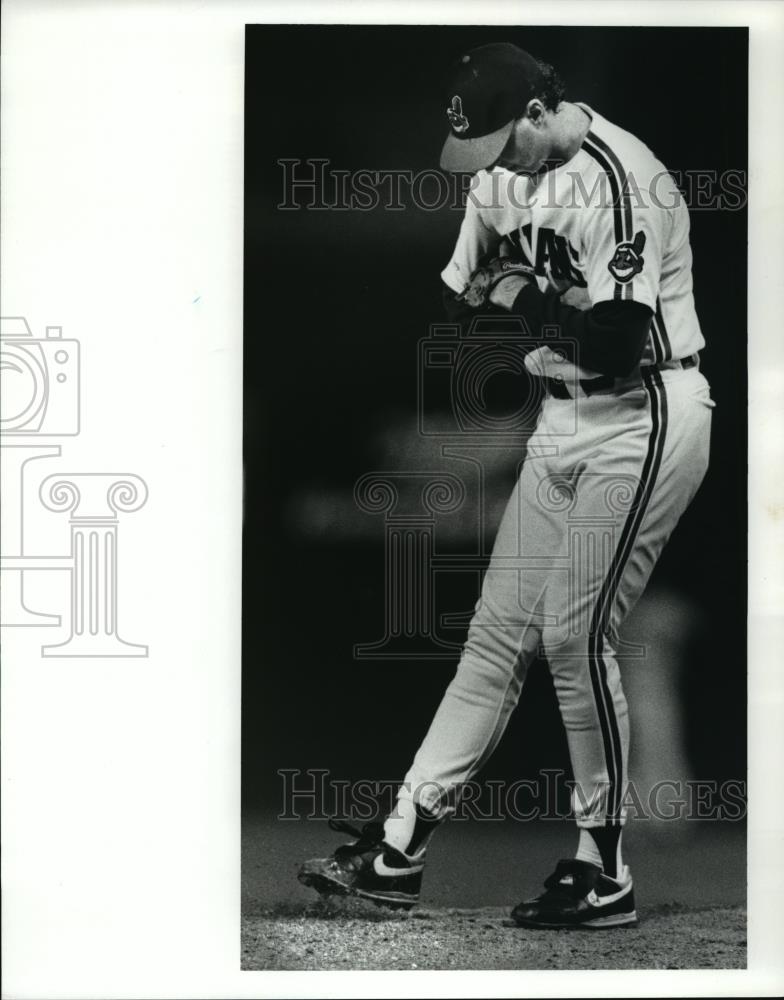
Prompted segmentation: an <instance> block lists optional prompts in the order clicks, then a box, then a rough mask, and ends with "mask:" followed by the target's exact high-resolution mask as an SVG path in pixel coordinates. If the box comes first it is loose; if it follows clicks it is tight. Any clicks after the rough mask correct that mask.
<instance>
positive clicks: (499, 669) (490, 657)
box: [458, 605, 540, 683]
mask: <svg viewBox="0 0 784 1000" xmlns="http://www.w3.org/2000/svg"><path fill="white" fill-rule="evenodd" d="M539 641H540V633H539V630H538V629H537V628H535V627H534V626H530V625H526V624H522V623H514V624H513V623H509V622H504V621H502V620H501V619H500V617H499V616H498V615H496V614H494V613H493V612H492V611H491V610H490V609H489V608H488V607H487V606H486V605H485V606H484V607H483V608H482V609H481V610H478V611H477V614H476V615H475V616H474V619H473V621H472V622H471V627H470V628H469V630H468V638H467V639H466V643H465V646H464V648H463V655H462V657H461V660H460V666H459V667H458V673H459V672H460V671H461V670H470V671H471V672H472V673H473V674H481V675H483V676H484V677H486V678H487V679H488V680H489V681H492V680H493V679H496V680H498V681H499V682H504V683H505V682H506V680H507V679H508V677H509V674H510V673H511V672H512V671H513V670H515V669H517V668H518V667H519V666H521V665H522V667H523V668H525V667H526V666H527V665H528V664H529V663H530V662H531V660H532V659H533V658H534V656H536V653H537V650H538V648H539Z"/></svg>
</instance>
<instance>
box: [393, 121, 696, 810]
mask: <svg viewBox="0 0 784 1000" xmlns="http://www.w3.org/2000/svg"><path fill="white" fill-rule="evenodd" d="M580 107H582V109H583V110H584V111H585V113H586V114H588V115H589V116H590V117H591V119H592V121H591V126H590V130H589V132H588V134H587V136H586V138H585V140H584V142H583V144H582V147H581V148H580V150H579V151H578V152H577V154H576V155H575V156H574V157H573V158H572V159H571V160H570V161H569V162H568V163H564V164H562V165H560V166H558V167H556V168H554V169H551V170H549V171H547V172H545V173H543V174H541V175H539V176H537V177H535V178H530V177H524V176H517V175H514V174H512V173H510V172H508V171H506V170H498V169H493V170H490V171H480V173H479V174H478V175H477V178H478V181H477V184H476V186H475V187H474V189H473V190H472V192H471V193H470V194H469V199H468V203H467V207H466V212H465V217H464V220H463V223H462V227H461V230H460V235H459V238H458V241H457V246H456V248H455V252H454V254H453V256H452V259H451V260H450V262H449V264H448V265H447V267H446V268H445V270H444V271H443V275H442V277H443V279H444V281H445V282H446V284H447V285H448V286H449V287H450V288H452V289H453V290H454V291H455V292H460V291H461V290H462V289H463V288H464V287H465V285H466V283H467V282H468V280H469V278H470V276H471V273H472V272H473V271H474V269H475V268H476V267H477V264H478V261H479V259H480V257H482V256H483V255H484V254H485V253H487V252H491V253H495V252H497V251H498V249H499V248H500V247H502V246H503V245H506V246H507V247H511V249H512V250H513V252H514V253H515V254H520V253H522V254H523V255H524V256H526V257H527V258H528V259H529V261H530V263H531V264H532V265H533V266H534V267H535V270H536V275H537V283H538V285H539V288H540V289H541V290H542V291H545V290H547V289H555V290H558V291H563V290H565V289H567V288H570V287H573V286H579V287H583V288H585V289H587V293H588V296H589V297H590V302H591V304H592V305H596V303H598V302H606V301H612V300H620V301H625V300H634V301H638V302H642V303H644V304H646V305H647V306H649V307H650V309H651V310H652V311H653V314H654V315H653V319H652V322H651V328H650V334H649V336H648V341H647V344H646V346H645V349H644V353H643V356H642V360H641V363H640V366H639V368H637V369H635V371H634V372H633V373H632V374H631V375H629V376H628V377H621V378H615V379H612V378H611V379H609V380H608V379H606V378H605V379H604V380H603V381H600V382H594V383H593V385H592V382H593V380H595V379H596V378H597V372H596V371H595V370H593V371H592V370H590V369H589V368H587V367H586V366H585V365H581V364H579V359H577V362H578V363H574V364H573V363H571V362H568V361H565V360H563V356H562V354H561V352H560V351H558V350H557V349H554V348H552V347H548V346H540V347H538V348H537V349H536V350H534V351H532V352H531V354H529V355H528V357H527V359H526V364H527V366H528V367H529V369H530V371H531V372H532V373H534V374H536V375H539V376H544V377H545V378H546V379H547V382H546V384H547V386H548V387H549V389H550V392H549V393H548V395H547V396H546V398H545V401H544V404H543V406H542V410H541V414H540V417H539V421H538V424H537V427H536V430H535V433H534V434H533V436H532V437H531V438H530V440H529V443H528V447H527V452H526V457H525V461H524V464H523V468H522V473H521V475H520V477H519V480H518V482H517V485H516V487H515V490H514V492H513V494H512V497H511V499H510V502H509V504H508V507H507V510H506V513H505V515H504V517H503V520H502V523H501V526H500V528H499V531H498V536H497V539H496V543H495V547H494V551H493V556H492V559H491V563H490V566H489V568H488V571H487V573H486V576H485V579H484V583H483V588H482V596H481V598H480V600H479V602H478V603H477V606H476V611H475V614H474V618H473V620H472V623H471V627H470V630H469V634H468V639H467V642H466V644H465V648H464V651H463V655H462V657H461V660H460V663H459V666H458V668H457V672H456V675H455V677H454V679H453V680H452V682H451V683H450V685H449V687H448V689H447V691H446V693H445V695H444V698H443V700H442V702H441V705H440V707H439V708H438V711H437V713H436V715H435V718H434V720H433V722H432V725H431V727H430V730H429V732H428V733H427V736H426V738H425V740H424V742H423V743H422V745H421V747H420V749H419V751H418V753H417V755H416V758H415V760H414V763H413V765H412V767H411V769H410V771H409V772H408V774H407V775H406V779H405V783H404V785H403V787H402V789H401V791H400V793H399V794H400V797H401V798H410V797H412V796H413V797H415V798H416V799H417V800H418V801H420V802H421V803H422V804H423V805H424V806H425V807H427V808H428V809H429V810H430V811H432V812H434V813H435V814H437V815H445V814H447V813H448V812H450V811H451V810H452V809H453V808H454V803H455V794H456V793H457V792H459V786H460V784H461V783H462V782H464V781H467V780H468V779H469V778H471V777H472V775H474V774H475V773H476V771H477V770H478V769H479V768H480V767H481V766H482V764H483V763H484V762H485V761H486V760H487V758H488V756H489V755H490V754H491V753H492V751H493V749H494V747H495V746H496V744H497V743H498V741H499V739H500V737H501V735H502V733H503V731H504V728H505V726H506V723H507V721H508V719H509V716H510V713H511V712H512V710H513V708H514V706H515V705H516V703H517V700H518V698H519V695H520V691H521V688H522V684H523V680H524V678H525V673H526V670H527V667H528V666H529V664H530V663H531V661H532V659H533V658H534V656H535V655H536V654H537V652H538V651H539V650H540V649H542V650H543V651H544V653H545V655H546V657H547V660H548V663H549V666H550V670H551V672H552V676H553V681H554V685H555V690H556V693H557V697H558V701H559V706H560V711H561V716H562V718H563V722H564V726H565V728H566V733H567V738H568V743H569V750H570V756H571V761H572V766H573V770H574V777H575V781H576V786H575V794H574V796H573V807H574V811H575V815H576V818H577V823H578V825H579V826H581V827H585V828H592V827H597V826H602V825H619V824H623V822H624V816H625V812H624V801H623V800H624V789H625V783H626V780H627V776H626V771H627V756H628V743H629V734H628V718H627V707H626V702H625V699H624V695H623V690H622V687H621V678H620V672H619V668H618V656H617V655H616V652H617V650H618V640H617V629H618V627H619V625H620V623H621V622H622V621H623V619H624V617H625V615H626V614H627V613H628V611H629V610H630V609H631V607H632V606H633V605H634V603H635V602H636V600H637V599H638V598H639V596H640V594H641V593H642V591H643V590H644V588H645V586H646V584H647V581H648V579H649V577H650V574H651V571H652V570H653V567H654V565H655V563H656V560H657V559H658V557H659V555H660V553H661V551H662V548H663V547H664V545H665V543H666V541H667V539H668V538H669V536H670V534H671V532H672V530H673V529H674V527H675V525H676V524H677V522H678V520H679V518H680V517H681V515H682V514H683V512H684V510H685V509H686V507H687V506H688V504H689V502H690V501H691V499H692V497H693V496H694V493H695V492H696V490H697V488H698V487H699V485H700V483H701V481H702V478H703V476H704V474H705V470H706V468H707V463H708V448H709V437H710V422H711V408H712V406H713V402H712V401H711V399H710V393H709V388H708V384H707V382H706V380H705V378H704V377H703V376H702V375H701V374H700V371H699V365H698V357H697V356H696V353H697V352H698V351H699V350H700V349H701V348H702V347H703V346H704V340H703V337H702V333H701V331H700V326H699V322H698V320H697V316H696V313H695V309H694V300H693V296H692V278H691V260H692V259H691V249H690V246H689V218H688V213H687V209H686V207H685V205H684V204H683V201H682V198H681V197H680V196H679V194H678V192H677V188H676V186H675V184H674V182H673V180H672V179H671V178H670V176H669V174H668V173H667V172H666V169H665V168H664V166H663V165H662V164H661V163H660V162H659V161H658V160H657V159H656V158H655V156H654V155H653V154H652V153H651V151H650V150H649V149H648V148H647V147H646V146H645V145H644V144H643V143H642V142H640V141H639V140H638V139H636V138H635V137H634V136H632V135H630V134H629V133H628V132H626V131H624V130H622V129H620V128H618V127H617V126H615V125H613V124H611V123H610V122H608V121H607V120H605V119H604V118H602V117H601V116H600V115H598V114H596V113H595V112H594V111H592V110H591V109H590V108H587V107H586V106H585V105H580ZM602 191H604V196H603V197H602V195H601V193H602ZM607 383H609V385H608V384H607ZM594 386H601V387H600V388H598V389H595V388H594ZM665 777H666V776H665Z"/></svg>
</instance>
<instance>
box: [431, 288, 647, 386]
mask: <svg viewBox="0 0 784 1000" xmlns="http://www.w3.org/2000/svg"><path fill="white" fill-rule="evenodd" d="M443 299H444V304H445V306H446V312H447V316H448V318H449V320H450V322H458V323H461V324H463V323H465V322H467V321H470V319H471V318H472V317H473V316H476V315H478V313H477V312H476V311H475V310H472V309H470V308H468V307H466V306H464V305H463V304H462V303H460V302H457V301H455V293H454V292H453V291H452V289H450V288H449V287H448V286H447V285H446V284H444V293H443ZM481 315H482V316H485V315H491V316H510V315H512V316H519V317H520V318H521V319H523V320H524V321H525V327H526V328H527V330H528V332H529V335H530V337H531V339H532V340H535V341H540V342H542V343H548V344H549V345H550V346H553V347H554V346H555V343H554V338H553V337H552V336H549V337H546V338H544V337H543V335H542V327H558V328H559V329H560V331H561V332H560V338H559V340H561V341H562V343H560V344H559V345H558V347H559V350H562V351H563V353H564V354H565V355H566V357H567V358H568V359H569V360H570V361H574V362H575V363H577V364H580V365H582V366H584V367H585V368H590V369H591V370H592V371H595V372H599V373H600V374H602V375H615V376H626V375H629V374H630V373H631V372H632V371H634V369H635V367H636V366H637V365H638V364H639V361H640V358H641V357H642V353H643V350H644V349H645V344H646V341H647V339H648V333H649V331H650V326H651V319H652V317H653V311H652V310H651V309H650V308H649V307H648V306H646V305H644V304H643V303H642V302H634V301H633V300H631V299H619V300H617V301H616V300H612V301H606V302H597V304H596V305H595V306H593V307H592V308H591V309H587V310H581V309H575V308H574V307H573V306H567V305H565V304H564V303H563V302H562V301H561V297H560V295H558V293H557V292H554V291H547V292H542V291H540V290H539V287H538V286H537V285H535V284H527V285H526V286H525V287H524V288H523V289H521V291H520V293H519V294H518V296H517V298H516V299H515V301H514V304H513V306H512V309H511V311H509V312H508V311H507V310H506V309H500V308H498V307H495V306H490V307H489V308H488V307H485V308H484V309H482V311H481Z"/></svg>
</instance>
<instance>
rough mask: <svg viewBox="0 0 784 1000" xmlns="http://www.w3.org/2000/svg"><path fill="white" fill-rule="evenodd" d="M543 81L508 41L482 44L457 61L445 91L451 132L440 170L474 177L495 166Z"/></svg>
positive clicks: (525, 55) (535, 67) (533, 64)
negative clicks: (516, 122)
mask: <svg viewBox="0 0 784 1000" xmlns="http://www.w3.org/2000/svg"><path fill="white" fill-rule="evenodd" d="M541 79H542V74H541V71H540V70H539V66H538V65H537V62H536V60H535V59H534V57H533V56H531V55H529V54H528V53H527V52H525V51H524V50H523V49H520V48H518V47H517V46H516V45H512V44H510V43H509V42H494V43H492V44H490V45H480V46H479V48H476V49H471V50H470V51H469V52H467V53H466V54H465V55H463V56H461V57H460V59H459V60H458V61H457V63H456V64H455V66H454V70H453V74H452V78H451V81H450V84H449V88H448V90H447V101H448V106H447V110H446V114H447V118H448V119H449V124H450V126H451V132H450V134H449V136H448V137H447V140H446V142H445V143H444V148H443V149H442V151H441V169H442V170H451V171H454V172H456V173H458V172H459V173H462V172H465V173H475V172H476V171H477V170H481V169H482V168H483V167H489V166H490V164H491V163H494V162H495V161H496V160H497V159H498V157H499V156H500V155H501V152H502V150H503V148H504V146H505V145H506V143H507V141H508V139H509V136H510V135H511V134H512V127H513V125H514V123H515V120H516V119H518V118H520V117H521V115H522V114H523V112H524V111H525V109H526V106H527V104H528V102H529V101H530V100H531V98H532V97H536V91H537V87H538V86H539V84H540V82H541Z"/></svg>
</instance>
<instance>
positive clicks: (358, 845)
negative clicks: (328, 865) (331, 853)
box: [329, 818, 384, 855]
mask: <svg viewBox="0 0 784 1000" xmlns="http://www.w3.org/2000/svg"><path fill="white" fill-rule="evenodd" d="M329 828H330V830H334V831H335V832H336V833H347V834H348V835H349V836H350V837H355V838H356V840H355V842H354V843H353V844H344V845H343V847H339V848H338V849H337V851H335V854H336V855H356V854H364V852H365V851H369V850H374V849H375V848H377V847H381V845H382V844H383V843H384V825H383V823H378V822H374V823H365V825H364V826H363V827H362V829H361V830H359V829H357V827H355V826H352V825H351V823H347V822H346V821H345V820H342V819H335V818H333V819H330V820H329Z"/></svg>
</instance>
